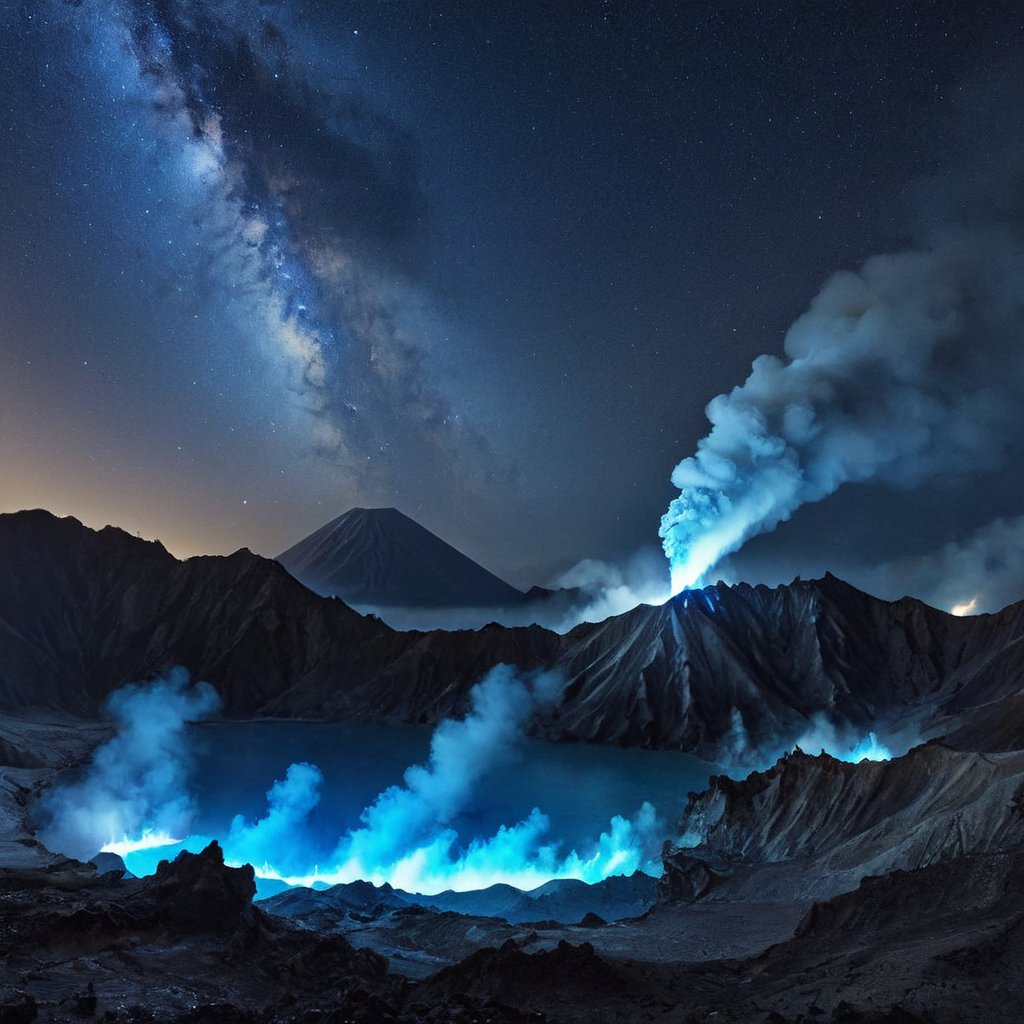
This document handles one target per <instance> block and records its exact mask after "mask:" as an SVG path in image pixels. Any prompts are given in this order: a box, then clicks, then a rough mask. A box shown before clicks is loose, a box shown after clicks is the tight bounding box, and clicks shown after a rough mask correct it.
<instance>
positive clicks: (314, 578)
mask: <svg viewBox="0 0 1024 1024" xmlns="http://www.w3.org/2000/svg"><path fill="white" fill-rule="evenodd" d="M277 560H278V561H279V562H280V563H281V564H282V565H283V566H284V567H285V568H286V569H287V570H288V571H289V572H290V573H291V574H292V575H293V576H294V577H295V578H296V579H297V580H300V581H301V582H302V583H304V584H305V585H306V586H307V587H309V589H310V590H314V591H316V593H318V594H322V595H324V596H325V597H340V598H341V599H342V600H344V601H348V602H350V603H351V604H358V605H380V606H388V605H400V606H412V607H418V608H439V607H448V608H479V607H482V606H483V607H503V606H514V605H517V604H520V603H522V602H523V601H524V600H526V597H525V595H524V594H523V593H522V592H521V591H519V590H516V589H515V587H512V586H510V585H509V584H508V583H506V582H505V581H504V580H502V579H499V578H498V577H497V576H495V575H494V574H493V573H490V572H488V571H487V570H486V569H484V568H483V567H482V566H480V565H477V563H476V562H474V561H473V560H472V559H471V558H468V557H467V556H466V555H464V554H463V553H462V552H461V551H458V550H457V549H455V548H453V547H452V546H451V545H450V544H448V543H447V542H445V541H443V540H441V538H440V537H438V536H436V535H435V534H433V533H431V532H430V531H429V530H427V529H424V527H422V526H420V524H419V523H417V522H416V521H415V520H413V519H410V518H409V517H408V516H406V515H403V514H402V513H401V512H399V511H398V509H395V508H354V509H351V510H350V511H348V512H346V513H345V514H344V515H341V516H338V518H337V519H332V520H331V522H329V523H327V524H326V525H325V526H322V527H321V528H320V529H319V530H317V531H315V532H314V533H311V534H310V535H309V536H308V537H306V538H305V539H304V540H300V541H299V542H298V543H297V544H295V545H293V546H292V547H290V548H289V549H288V550H287V551H285V552H283V553H282V554H280V555H278V558H277Z"/></svg>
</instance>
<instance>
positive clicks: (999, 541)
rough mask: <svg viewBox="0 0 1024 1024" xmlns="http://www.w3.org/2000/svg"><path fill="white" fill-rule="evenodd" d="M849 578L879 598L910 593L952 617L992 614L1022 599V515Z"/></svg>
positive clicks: (1023, 569)
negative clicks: (928, 550) (929, 550)
mask: <svg viewBox="0 0 1024 1024" xmlns="http://www.w3.org/2000/svg"><path fill="white" fill-rule="evenodd" d="M854 575H855V578H856V580H857V582H858V583H861V584H862V585H863V586H864V587H865V588H866V589H868V590H870V591H872V592H873V593H876V594H879V595H880V596H882V597H887V598H899V597H902V596H903V595H905V594H913V595H914V596H915V597H920V598H921V599H922V600H924V601H927V602H928V603H929V604H931V605H934V606H935V607H936V608H943V609H945V610H946V611H951V612H953V613H954V614H957V615H979V614H981V613H983V612H997V611H999V609H1000V608H1005V607H1006V606H1007V605H1008V604H1012V603H1013V602H1015V601H1020V600H1022V599H1024V516H1020V517H1018V518H1015V519H996V520H994V521H993V522H991V523H988V524H986V525H985V526H983V527H981V528H980V529H978V530H976V531H975V532H974V533H973V534H971V535H970V536H969V537H967V538H966V539H965V540H963V541H961V542H957V541H950V542H949V543H948V544H945V545H943V546H942V547H941V548H939V549H938V550H937V551H934V552H932V553H931V554H928V555H924V556H921V557H917V558H906V559H901V560H899V561H895V562H888V563H885V564H883V565H880V566H878V567H876V568H874V569H871V570H867V571H866V572H862V573H860V574H856V573H855V574H854Z"/></svg>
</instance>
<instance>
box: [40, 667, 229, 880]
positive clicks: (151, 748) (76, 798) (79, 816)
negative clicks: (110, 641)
mask: <svg viewBox="0 0 1024 1024" xmlns="http://www.w3.org/2000/svg"><path fill="white" fill-rule="evenodd" d="M219 706H220V698H219V697H218V696H217V693H216V691H215V690H214V689H213V687H212V686H210V685H209V683H202V682H197V683H196V684H195V685H189V676H188V673H187V672H186V671H185V670H184V669H182V668H177V669H173V670H172V671H171V672H169V673H168V674H167V675H166V676H165V677H163V678H161V679H156V680H154V681H152V682H149V683H133V684H130V685H128V686H124V687H122V688H121V689H120V690H117V691H116V692H115V693H113V694H111V696H110V697H109V699H108V700H107V703H106V706H105V711H106V713H107V715H108V716H109V717H110V718H111V719H112V720H113V721H114V723H115V725H116V727H117V732H116V734H115V735H114V736H113V737H112V738H111V739H109V740H108V741H107V742H106V743H104V744H103V745H102V746H100V747H98V748H97V750H96V752H95V753H94V754H93V757H92V760H91V761H90V763H89V765H88V767H87V769H86V771H85V775H84V777H83V778H81V779H80V780H79V781H76V782H70V783H67V784H65V785H57V786H55V787H53V788H52V789H50V790H47V791H46V792H45V793H44V794H43V796H42V798H41V801H40V812H41V816H42V819H43V822H44V824H43V826H42V828H41V829H40V831H39V835H40V838H41V839H42V841H43V843H45V845H46V846H48V847H49V848H50V849H51V850H54V851H56V852H58V853H63V854H66V855H67V856H69V857H77V858H79V859H81V860H88V859H89V858H90V857H94V856H95V855H96V854H97V853H98V852H99V851H100V850H101V849H103V848H108V849H115V848H117V847H118V846H119V845H121V847H122V848H127V847H126V846H124V844H127V843H132V844H135V845H136V846H137V845H138V844H139V843H145V842H146V837H147V836H149V837H152V836H159V837H162V838H163V839H164V840H167V837H181V836H185V835H187V834H188V830H189V825H190V823H191V818H192V815H193V812H194V805H193V801H192V799H191V797H190V796H189V795H188V789H187V781H188V770H189V764H190V759H189V753H188V744H187V743H186V739H185V728H186V726H187V725H188V723H189V722H194V721H198V720H199V719H202V718H206V717H207V716H208V715H211V714H213V713H214V712H215V711H216V710H217V709H218V707H219Z"/></svg>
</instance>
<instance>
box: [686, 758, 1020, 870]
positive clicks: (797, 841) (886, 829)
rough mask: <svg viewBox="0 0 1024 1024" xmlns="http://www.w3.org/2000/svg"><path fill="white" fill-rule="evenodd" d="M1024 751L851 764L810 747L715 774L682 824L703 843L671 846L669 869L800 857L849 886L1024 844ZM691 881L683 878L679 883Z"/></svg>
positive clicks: (695, 798) (692, 799) (688, 807)
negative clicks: (853, 877)
mask: <svg viewBox="0 0 1024 1024" xmlns="http://www.w3.org/2000/svg"><path fill="white" fill-rule="evenodd" d="M1022 800H1024V753H1005V754H996V755H987V756H986V755H982V754H977V753H965V752H963V751H957V750H953V749H951V748H949V747H947V746H945V745H944V744H942V743H937V742H933V743H927V744H924V745H922V746H919V747H916V748H915V749H913V750H911V751H910V752H909V753H908V754H906V755H905V756H904V757H900V758H896V759H894V760H891V761H864V762H861V763H860V764H849V763H847V762H843V761H837V760H835V759H834V758H831V757H829V756H828V755H823V756H819V757H810V756H808V755H807V754H804V753H802V752H800V751H796V752H795V753H793V754H789V755H787V756H785V757H783V758H781V759H780V760H779V761H778V763H777V764H776V765H774V766H773V767H772V768H770V769H768V771H765V772H753V773H751V774H750V775H749V776H748V777H747V778H745V779H743V780H741V781H735V780H733V779H729V778H727V777H725V776H716V777H715V778H713V779H712V780H711V781H710V784H709V786H708V789H707V790H705V791H704V792H703V793H700V794H693V795H691V797H690V799H689V802H688V803H687V805H686V808H685V810H684V812H683V818H682V821H681V823H680V831H681V833H682V834H684V835H685V834H689V835H692V836H699V837H700V843H699V845H697V846H695V847H693V848H691V849H684V850H681V851H670V852H669V855H668V857H667V858H666V867H667V869H668V874H669V875H675V874H678V873H679V872H682V871H684V870H690V866H689V862H690V861H692V860H693V859H695V858H696V859H699V860H702V861H707V862H709V863H711V864H716V863H722V862H725V863H732V864H738V863H744V864H766V863H781V862H787V861H797V862H801V863H804V862H805V863H807V864H809V865H812V867H809V868H808V871H811V870H813V872H814V873H815V874H817V875H820V876H826V877H829V878H832V879H833V880H835V882H836V884H837V885H843V884H847V885H849V882H848V881H847V879H846V877H845V875H844V872H859V874H860V875H865V874H874V873H878V872H881V871H890V870H893V869H894V868H916V867H924V866H927V865H929V864H933V863H935V862H937V861H944V860H952V859H953V858H956V857H962V856H965V855H971V854H978V853H994V852H999V851H1004V850H1010V849H1014V848H1016V847H1017V846H1019V845H1020V844H1021V843H1022V842H1024V815H1022V813H1021V808H1022ZM680 882H681V880H680Z"/></svg>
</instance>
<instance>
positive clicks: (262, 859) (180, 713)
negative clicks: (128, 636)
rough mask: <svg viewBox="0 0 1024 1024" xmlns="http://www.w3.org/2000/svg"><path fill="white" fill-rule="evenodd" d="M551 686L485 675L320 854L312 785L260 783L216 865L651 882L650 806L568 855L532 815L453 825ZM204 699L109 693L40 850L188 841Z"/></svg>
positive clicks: (180, 689) (152, 689) (472, 880)
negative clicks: (110, 724) (161, 765)
mask: <svg viewBox="0 0 1024 1024" xmlns="http://www.w3.org/2000/svg"><path fill="white" fill-rule="evenodd" d="M562 686H563V680H562V679H561V677H560V676H558V675H557V674H554V673H526V674H524V673H519V672H517V671H516V670H515V669H513V668H510V667H509V666H506V665H499V666H497V667H496V668H494V669H492V670H491V671H490V672H489V673H488V674H487V675H486V676H485V677H484V679H483V680H482V681H481V682H480V683H478V684H477V685H476V686H475V687H474V688H473V689H472V690H471V692H470V707H469V711H468V713H467V714H466V716H465V717H464V718H462V719H459V720H455V719H449V720H445V721H443V722H442V723H440V724H439V725H438V726H437V728H436V729H435V731H434V733H433V736H432V739H431V743H430V751H429V755H428V757H427V758H426V760H425V762H424V763H422V764H416V765H412V766H411V767H409V768H407V769H406V771H405V773H404V776H403V778H402V781H401V783H399V784H396V785H392V786H390V787H388V788H386V789H384V790H383V791H382V792H380V793H379V794H378V796H377V797H376V799H375V800H373V801H372V802H371V803H370V804H369V805H368V806H366V807H365V808H364V810H363V811H362V814H361V815H360V821H359V824H358V825H357V826H356V827H353V828H349V829H346V830H344V831H340V830H339V832H337V833H336V834H335V837H334V839H333V840H332V841H331V842H330V843H329V844H327V845H326V846H325V844H324V840H323V834H322V830H320V829H318V828H316V827H314V823H313V820H312V819H313V816H314V812H316V810H317V808H318V805H319V804H320V800H321V793H322V787H323V783H324V775H323V772H322V771H321V769H320V768H319V767H318V766H317V765H315V764H312V763H310V762H308V761H307V762H302V761H295V762H294V763H292V764H290V765H289V766H288V768H287V770H286V771H285V772H284V773H283V775H282V777H280V778H278V779H277V780H275V781H273V784H272V785H271V786H270V788H269V789H268V791H267V804H266V808H265V810H264V812H263V813H262V814H260V815H259V816H257V817H255V818H251V819H247V818H246V817H245V816H243V815H236V816H235V818H234V820H233V821H232V822H231V824H230V827H229V828H227V829H226V830H225V831H224V834H222V835H216V836H210V837H209V838H217V839H218V840H219V841H220V842H221V844H222V846H223V847H224V850H225V855H226V857H227V859H228V861H229V862H231V863H243V862H248V863H252V864H253V865H254V867H255V868H256V869H257V874H258V875H260V876H261V877H263V878H267V879H281V880H284V881H286V882H287V883H288V884H293V885H295V884H306V885H309V884H317V883H319V884H334V883H338V882H349V881H355V880H357V879H363V880H367V881H371V882H374V883H375V884H383V883H385V882H387V883H390V884H392V885H394V886H396V887H398V888H402V889H406V890H409V891H414V892H424V893H435V892H440V891H443V890H445V889H458V890H468V889H479V888H486V887H487V886H490V885H493V884H495V883H498V882H504V883H508V884H511V885H515V886H517V887H518V888H521V889H532V888H535V887H536V886H538V885H541V884H543V883H544V882H547V881H549V880H551V879H553V878H575V879H580V880H583V881H586V882H597V881H600V880H602V879H604V878H606V877H608V876H609V875H613V874H631V873H633V872H634V871H637V870H645V871H647V872H649V873H658V872H659V871H660V865H659V860H658V855H659V851H660V846H661V841H662V839H663V836H664V829H663V827H662V825H661V823H660V822H659V820H658V817H657V814H656V812H655V810H654V808H653V806H652V805H651V804H650V803H642V804H641V805H640V806H639V807H634V808H627V809H626V810H628V811H631V812H633V813H632V816H630V817H627V816H625V815H615V816H614V817H613V818H612V819H611V821H610V822H609V821H605V822H604V823H603V824H599V823H598V824H596V825H595V828H594V832H593V835H592V838H590V839H589V840H588V841H586V842H582V843H579V842H578V843H575V844H574V846H573V848H567V844H566V843H564V842H562V841H560V837H559V836H558V835H556V834H553V830H552V827H551V821H550V819H549V817H548V816H547V814H545V813H544V811H543V810H542V808H541V807H534V808H533V809H532V811H531V812H530V813H529V814H527V815H526V816H525V817H523V818H522V819H521V820H517V821H510V822H508V823H507V824H504V825H502V826H501V827H500V828H498V829H497V830H496V831H494V832H493V833H491V834H484V835H472V836H468V837H465V836H462V835H460V834H459V833H458V832H457V831H456V829H455V827H454V826H453V822H454V821H455V819H456V818H457V817H459V816H460V815H461V814H463V812H464V811H466V810H467V808H468V807H470V805H471V804H472V802H473V801H474V799H476V798H477V797H478V796H479V795H480V791H481V790H483V789H485V788H486V786H487V784H488V781H489V778H488V777H489V775H490V774H491V773H492V771H493V770H494V769H495V768H496V767H498V766H499V765H501V764H502V763H503V762H507V760H508V759H509V758H511V757H514V756H515V754H516V752H517V749H518V748H519V746H520V744H521V743H522V741H523V740H524V734H525V730H526V728H527V727H528V725H529V724H530V722H531V721H532V720H533V719H534V717H535V716H537V715H540V714H543V713H544V711H545V710H546V709H548V708H550V707H552V706H553V705H554V704H555V703H556V702H557V700H558V699H559V697H560V695H561V690H562ZM124 694H127V697H125V696H123V695H124ZM211 694H212V689H211V688H210V687H208V686H207V685H206V684H196V685H195V686H191V687H190V686H189V685H188V681H187V675H185V673H184V672H183V671H180V670H179V671H176V672H174V673H172V675H171V676H170V677H168V678H167V679H161V680H157V681H155V682H153V683H150V684H146V685H134V686H131V687H127V688H125V689H124V690H122V691H119V693H118V695H115V698H112V701H111V705H110V706H111V709H112V710H115V711H116V712H117V717H116V724H117V729H118V731H117V733H116V735H115V736H114V737H113V738H112V739H111V740H109V741H108V742H107V743H106V744H104V745H103V746H102V747H101V748H99V749H98V750H97V752H96V755H95V756H94V758H93V759H92V761H91V762H90V764H89V766H88V768H87V770H86V771H85V774H84V776H83V777H82V778H80V779H76V780H73V781H69V782H67V783H64V784H62V785H59V786H57V787H55V788H54V789H52V790H51V791H50V792H49V793H48V794H47V796H46V798H45V799H44V801H43V803H42V806H41V809H40V810H41V814H42V816H43V818H44V825H43V829H42V830H41V834H42V835H43V836H44V839H45V841H46V842H47V844H48V845H49V846H51V848H53V849H55V850H57V851H59V852H62V853H67V854H71V855H74V856H78V857H80V858H82V859H87V858H89V857H92V856H94V855H95V854H96V853H97V852H99V851H100V850H101V849H105V850H110V851H114V852H121V853H122V854H124V853H131V852H132V851H133V850H136V849H140V848H147V847H153V846H157V845H161V844H162V845H167V846H171V845H172V844H174V843H176V842H178V841H181V840H185V839H187V838H188V837H189V835H190V833H191V832H192V824H193V821H194V818H195V814H194V812H195V810H196V801H195V799H194V797H193V796H192V793H191V791H190V788H189V786H188V779H187V767H188V765H189V763H190V760H191V755H190V753H189V749H188V739H187V736H186V732H185V727H186V724H187V722H188V721H189V720H195V719H198V718H202V717H204V716H205V715H207V714H209V713H210V711H211V710H212V708H214V707H215V706H216V705H215V703H213V702H211V700H210V695H211ZM158 752H159V755H160V757H162V758H164V759H165V760H166V761H167V763H168V765H170V766H172V767H170V768H169V769H168V770H167V771H166V772H165V773H163V775H161V776H160V777H159V778H158V777H157V776H155V775H154V773H152V772H150V771H148V770H147V769H148V767H149V766H150V763H151V762H152V761H153V760H154V759H155V757H156V755H157V753H158ZM133 766H141V771H139V772H138V773H137V774H136V771H135V768H134V767H133ZM126 806H128V807H129V808H130V813H128V812H126V811H125V810H124V808H125V807H126ZM168 852H169V853H170V854H171V855H173V849H172V850H170V851H168Z"/></svg>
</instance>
